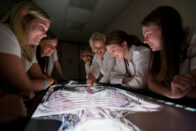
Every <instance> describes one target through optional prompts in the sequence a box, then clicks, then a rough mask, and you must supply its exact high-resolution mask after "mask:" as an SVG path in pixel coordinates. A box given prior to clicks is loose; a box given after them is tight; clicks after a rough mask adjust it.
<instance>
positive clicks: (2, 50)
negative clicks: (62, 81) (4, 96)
mask: <svg viewBox="0 0 196 131" xmlns="http://www.w3.org/2000/svg"><path fill="white" fill-rule="evenodd" d="M1 22H2V23H0V40H1V43H0V63H1V64H0V77H1V81H2V82H3V83H4V84H5V85H7V86H8V87H9V88H7V86H6V88H5V90H4V91H6V92H15V91H40V90H43V89H44V88H46V87H47V86H49V85H50V84H51V83H52V82H53V80H52V79H46V80H30V79H29V76H28V75H27V73H26V71H27V70H25V69H26V68H25V67H24V65H23V63H22V62H21V60H24V59H26V60H28V61H29V64H32V61H33V59H34V58H35V49H36V46H37V45H38V44H39V42H40V40H41V39H42V38H44V37H46V32H47V30H48V28H49V26H50V23H51V20H50V18H49V17H48V15H47V14H46V13H45V12H44V11H43V10H42V9H41V8H39V7H38V6H37V5H35V4H34V3H31V2H27V1H23V2H20V3H18V4H17V5H16V6H15V7H13V8H12V9H11V10H10V12H9V13H8V14H7V15H6V16H5V17H4V18H3V19H2V20H1ZM28 66H29V65H28Z"/></svg>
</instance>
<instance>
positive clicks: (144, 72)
mask: <svg viewBox="0 0 196 131" xmlns="http://www.w3.org/2000/svg"><path fill="white" fill-rule="evenodd" d="M133 48H134V49H133V55H132V64H133V68H134V74H131V75H132V76H133V79H132V80H131V81H130V82H128V83H127V84H125V85H124V86H127V87H131V88H135V89H139V88H144V87H145V86H146V84H147V78H148V67H149V62H150V49H148V48H146V47H143V46H138V47H136V46H133Z"/></svg>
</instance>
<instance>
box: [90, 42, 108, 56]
mask: <svg viewBox="0 0 196 131" xmlns="http://www.w3.org/2000/svg"><path fill="white" fill-rule="evenodd" d="M93 51H94V52H95V54H97V55H98V56H100V57H101V58H102V59H103V58H104V54H105V52H106V47H105V43H104V41H103V40H96V41H94V42H93Z"/></svg>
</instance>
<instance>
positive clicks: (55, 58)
mask: <svg viewBox="0 0 196 131" xmlns="http://www.w3.org/2000/svg"><path fill="white" fill-rule="evenodd" d="M53 57H54V61H57V60H58V54H57V50H56V49H55V51H54V54H53Z"/></svg>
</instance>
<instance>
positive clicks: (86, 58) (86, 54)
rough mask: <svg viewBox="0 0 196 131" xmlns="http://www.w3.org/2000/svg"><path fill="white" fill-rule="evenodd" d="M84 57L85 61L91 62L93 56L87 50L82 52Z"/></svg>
mask: <svg viewBox="0 0 196 131" xmlns="http://www.w3.org/2000/svg"><path fill="white" fill-rule="evenodd" d="M82 59H83V61H84V62H85V63H88V64H90V63H91V61H92V56H91V55H90V54H89V53H88V52H87V51H83V52H82Z"/></svg>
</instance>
